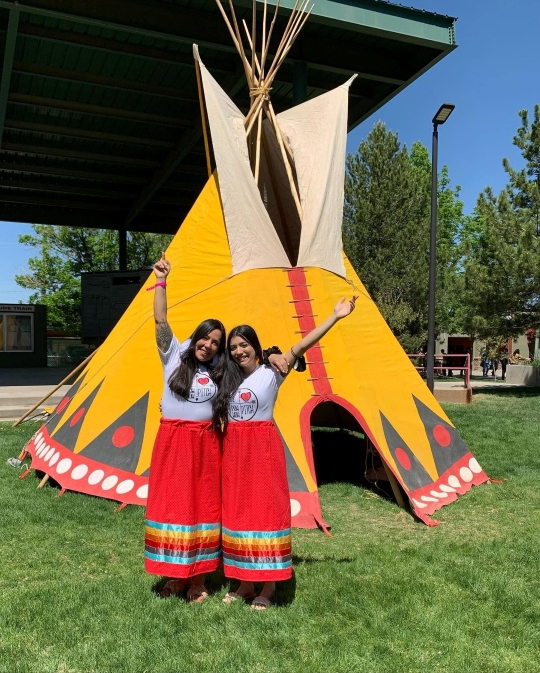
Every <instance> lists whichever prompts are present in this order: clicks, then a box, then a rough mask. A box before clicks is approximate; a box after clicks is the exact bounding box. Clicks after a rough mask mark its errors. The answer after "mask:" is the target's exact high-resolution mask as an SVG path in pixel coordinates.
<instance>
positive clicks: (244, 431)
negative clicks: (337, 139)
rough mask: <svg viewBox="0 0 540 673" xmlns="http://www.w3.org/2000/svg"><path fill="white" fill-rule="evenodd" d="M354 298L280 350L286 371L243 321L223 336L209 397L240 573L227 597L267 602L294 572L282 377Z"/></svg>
mask: <svg viewBox="0 0 540 673" xmlns="http://www.w3.org/2000/svg"><path fill="white" fill-rule="evenodd" d="M355 300H356V297H353V298H352V299H351V300H350V301H345V299H341V300H340V301H339V302H338V303H337V305H336V307H335V308H334V312H333V313H332V315H331V316H330V317H329V318H328V319H327V320H325V322H323V323H322V324H321V325H319V327H316V328H315V329H314V330H313V331H312V332H310V333H309V334H308V335H307V336H305V337H304V338H303V339H302V340H301V341H299V342H298V343H297V344H296V345H295V346H293V347H292V348H291V349H290V350H289V351H288V352H287V353H285V354H284V358H285V362H286V367H283V369H285V371H284V372H283V373H279V372H277V371H275V370H274V369H273V368H271V367H268V366H266V365H264V364H262V362H263V357H262V350H261V344H260V342H259V339H258V337H257V334H256V332H255V330H254V329H253V328H252V327H250V326H249V325H240V326H238V327H235V328H234V329H232V330H231V332H230V334H229V338H228V340H227V351H228V353H229V357H228V358H227V359H226V360H225V361H224V364H223V365H222V366H221V367H222V369H223V372H222V374H220V376H221V385H220V389H219V391H218V394H217V395H216V397H215V398H214V414H213V422H214V428H216V430H217V429H222V430H223V432H224V436H223V462H222V499H223V509H222V547H223V564H224V569H225V576H226V577H230V578H234V579H238V580H240V586H239V587H238V589H237V590H236V591H232V592H229V593H228V594H227V595H226V596H225V598H224V601H225V602H226V603H230V602H232V601H234V600H236V599H238V598H243V599H248V598H252V597H254V596H255V586H254V582H264V585H263V588H262V591H261V593H260V595H259V596H257V597H256V598H255V600H254V601H253V603H252V607H253V608H255V609H259V610H264V609H266V608H267V607H269V606H270V605H271V602H270V601H271V598H272V596H273V594H274V591H275V582H276V581H278V580H286V579H289V578H290V577H291V576H292V560H291V510H290V499H289V485H288V483H287V467H286V462H285V453H284V451H283V445H282V443H281V439H280V437H279V434H278V431H277V429H276V427H275V425H274V421H273V415H274V405H275V402H276V399H277V395H278V392H279V387H280V385H281V383H282V382H283V381H284V380H285V377H286V375H287V372H288V371H289V370H290V368H291V366H292V365H293V364H294V362H295V360H296V359H297V358H299V357H300V356H302V355H303V354H304V353H305V352H306V351H307V350H308V349H309V348H311V346H313V345H314V344H315V343H316V342H317V341H319V339H321V338H322V337H323V336H324V335H325V334H326V333H327V332H328V331H329V330H330V329H331V328H332V327H333V326H334V325H335V324H336V322H337V321H338V320H341V319H342V318H345V317H346V316H348V315H349V314H350V313H351V312H352V311H353V310H354V303H355Z"/></svg>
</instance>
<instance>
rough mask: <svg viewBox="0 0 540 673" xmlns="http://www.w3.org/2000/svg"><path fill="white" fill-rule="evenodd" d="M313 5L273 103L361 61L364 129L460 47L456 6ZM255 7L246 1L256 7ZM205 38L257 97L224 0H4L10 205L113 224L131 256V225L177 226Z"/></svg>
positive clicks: (3, 132)
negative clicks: (220, 1)
mask: <svg viewBox="0 0 540 673" xmlns="http://www.w3.org/2000/svg"><path fill="white" fill-rule="evenodd" d="M274 1H275V0H269V7H270V9H273V4H272V3H273V2H274ZM258 4H259V5H260V10H261V11H262V6H263V4H262V2H258ZM314 4H315V7H314V10H313V14H312V16H311V18H310V20H309V21H308V22H307V24H306V26H305V28H304V30H303V31H302V34H301V36H300V37H299V39H298V40H297V42H296V43H295V45H294V47H293V49H292V51H291V52H290V54H289V57H288V58H287V60H286V61H285V63H284V64H283V66H282V67H281V69H280V72H279V77H278V80H277V81H275V82H274V85H273V89H272V102H273V105H274V107H275V109H276V112H279V111H281V110H283V109H286V108H288V107H290V106H292V105H293V104H296V103H300V102H302V101H304V100H306V99H309V98H312V97H315V96H318V95H320V94H321V93H324V92H325V91H328V90H330V89H332V88H334V87H335V86H337V85H339V84H342V83H343V82H345V81H346V80H347V79H348V78H349V77H350V76H351V75H352V74H354V73H358V77H357V78H356V80H355V81H354V83H353V85H352V87H351V91H350V101H349V130H351V129H353V128H354V127H355V126H356V125H358V124H359V123H360V122H362V121H363V120H364V119H366V118H367V117H369V116H370V115H371V114H373V113H374V112H375V111H376V110H377V109H379V108H380V107H381V106H382V105H384V103H386V102H387V101H388V100H390V99H391V98H393V97H394V96H396V95H397V94H398V93H399V92H400V91H402V90H403V89H404V88H405V87H406V86H408V85H409V84H411V83H412V82H413V81H414V80H415V79H416V78H417V77H419V76H420V75H422V74H423V73H424V72H426V71H427V70H428V69H429V68H431V67H432V66H434V65H435V64H436V63H437V62H438V61H439V60H441V59H442V58H444V56H446V55H447V54H448V53H450V52H451V51H452V50H453V49H455V48H456V46H457V45H456V36H455V21H456V20H455V19H454V18H452V17H448V16H443V15H439V14H434V13H430V12H426V11H422V10H418V9H413V8H410V7H404V6H402V5H398V4H393V3H391V2H386V1H384V0H337V1H334V0H315V3H314ZM292 6H293V2H291V0H283V2H282V3H281V5H280V13H279V15H278V17H279V22H281V23H284V22H285V21H286V18H287V16H288V13H289V12H290V8H291V7H292ZM251 7H252V4H251V2H249V1H248V0H235V8H236V11H237V14H238V15H239V16H240V17H244V18H246V20H248V19H249V22H250V17H251V11H252V10H251ZM279 28H280V26H277V28H276V30H277V34H279V33H280V30H279ZM281 28H282V26H281ZM193 43H197V44H198V45H199V48H200V52H201V55H202V57H203V60H204V63H205V64H206V66H207V67H208V69H209V70H210V71H211V73H212V74H213V76H214V77H215V78H216V79H217V80H218V82H219V83H220V84H221V86H222V87H223V88H224V89H225V90H226V91H227V92H228V93H229V95H230V96H231V97H232V98H233V100H234V101H235V102H236V104H237V105H238V107H239V108H240V109H242V110H243V111H247V108H248V107H249V92H248V88H247V84H246V80H245V77H244V74H243V70H242V68H241V64H240V59H239V58H238V55H237V53H236V51H235V49H234V47H233V45H232V43H231V39H230V36H229V34H228V31H227V29H226V26H225V24H224V22H223V19H222V17H221V16H220V13H219V11H218V9H217V7H216V5H215V2H214V0H114V1H112V2H111V0H82V1H81V0H21V1H20V2H11V1H9V0H0V57H1V58H2V66H1V80H0V220H4V221H9V222H33V223H40V224H56V225H70V226H83V227H100V228H107V229H116V230H118V231H119V232H120V239H119V240H120V251H119V252H120V255H119V258H120V268H121V269H122V268H125V267H126V232H127V231H145V232H156V233H171V234H172V233H175V232H176V231H177V230H178V227H179V226H180V224H181V222H182V220H183V219H184V217H185V215H186V214H187V213H188V211H189V209H190V208H191V206H192V205H193V203H194V201H195V199H196V197H197V195H198V194H199V192H200V191H201V189H202V187H203V185H204V183H205V182H206V180H207V177H208V175H207V168H206V160H205V151H204V144H203V133H202V127H201V115H200V109H199V99H198V94H197V83H196V74H195V67H194V60H193V55H192V45H193Z"/></svg>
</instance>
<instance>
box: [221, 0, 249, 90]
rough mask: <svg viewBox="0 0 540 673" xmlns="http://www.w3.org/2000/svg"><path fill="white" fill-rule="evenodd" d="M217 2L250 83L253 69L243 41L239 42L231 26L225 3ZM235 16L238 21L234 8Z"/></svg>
mask: <svg viewBox="0 0 540 673" xmlns="http://www.w3.org/2000/svg"><path fill="white" fill-rule="evenodd" d="M216 4H217V6H218V8H219V11H220V12H221V15H222V16H223V19H224V21H225V24H226V26H227V28H228V29H229V33H230V34H231V37H232V40H233V44H234V46H235V47H236V51H237V52H238V54H239V55H240V59H241V61H242V65H243V66H244V71H245V73H246V79H247V81H248V84H249V83H250V81H251V69H250V67H249V63H248V61H247V58H246V54H245V52H244V47H243V45H242V41H241V40H240V42H238V40H237V34H236V33H235V31H234V30H233V27H232V26H231V22H230V21H229V17H228V16H227V12H226V11H225V9H224V8H223V5H222V4H221V2H220V0H216ZM231 6H232V3H231ZM233 18H234V21H235V22H236V16H235V15H234V10H233Z"/></svg>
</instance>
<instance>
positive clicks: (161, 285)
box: [146, 283, 167, 292]
mask: <svg viewBox="0 0 540 673" xmlns="http://www.w3.org/2000/svg"><path fill="white" fill-rule="evenodd" d="M156 287H167V283H156V284H155V285H152V287H147V288H146V291H147V292H149V291H150V290H155V289H156Z"/></svg>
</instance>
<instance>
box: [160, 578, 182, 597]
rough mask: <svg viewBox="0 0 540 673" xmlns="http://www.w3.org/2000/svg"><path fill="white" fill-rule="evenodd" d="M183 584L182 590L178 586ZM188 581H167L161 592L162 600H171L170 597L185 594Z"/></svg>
mask: <svg viewBox="0 0 540 673" xmlns="http://www.w3.org/2000/svg"><path fill="white" fill-rule="evenodd" d="M179 584H181V587H180V589H179V588H178V585H179ZM185 586H186V581H185V580H181V579H173V580H167V582H165V585H164V586H163V589H162V590H161V591H160V592H159V595H160V596H161V598H169V596H179V595H180V594H181V593H183V592H184V589H185Z"/></svg>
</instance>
